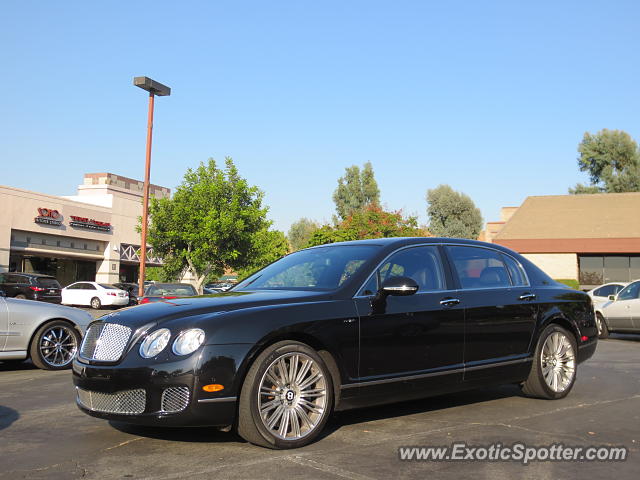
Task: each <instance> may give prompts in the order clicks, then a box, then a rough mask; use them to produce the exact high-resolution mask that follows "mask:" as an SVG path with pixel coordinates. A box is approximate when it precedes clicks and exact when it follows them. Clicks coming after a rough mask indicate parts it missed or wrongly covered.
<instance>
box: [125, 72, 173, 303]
mask: <svg viewBox="0 0 640 480" xmlns="http://www.w3.org/2000/svg"><path fill="white" fill-rule="evenodd" d="M133 84H134V85H135V86H136V87H140V88H142V89H143V90H146V91H147V92H149V117H148V120H147V158H146V162H145V166H144V188H143V191H142V239H141V240H140V275H139V278H138V296H139V297H141V296H143V295H144V276H145V270H146V263H147V223H148V217H149V177H150V175H151V138H152V135H153V100H154V98H155V96H156V95H158V96H159V97H166V96H169V95H171V89H170V88H169V87H167V86H166V85H163V84H161V83H158V82H156V81H155V80H151V79H150V78H149V77H134V79H133Z"/></svg>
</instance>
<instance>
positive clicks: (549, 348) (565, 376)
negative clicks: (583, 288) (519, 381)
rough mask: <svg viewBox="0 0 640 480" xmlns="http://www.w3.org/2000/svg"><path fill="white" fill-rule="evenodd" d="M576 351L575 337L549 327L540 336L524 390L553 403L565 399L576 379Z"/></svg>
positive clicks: (555, 325) (530, 394) (527, 393)
mask: <svg viewBox="0 0 640 480" xmlns="http://www.w3.org/2000/svg"><path fill="white" fill-rule="evenodd" d="M576 352H577V347H576V339H575V337H574V336H573V335H572V334H571V333H569V332H568V331H567V330H565V329H564V328H562V327H561V326H560V325H557V324H551V325H549V326H548V327H547V328H545V329H544V331H543V332H542V334H541V335H540V338H539V340H538V345H537V346H536V351H535V354H534V358H533V365H532V367H531V372H530V373H529V377H528V378H527V380H526V381H525V382H524V384H523V385H522V391H523V392H524V393H525V394H526V395H529V396H531V397H538V398H546V399H550V400H555V399H558V398H563V397H566V396H567V394H568V393H569V392H570V391H571V388H573V384H574V383H575V380H576V367H577V360H576Z"/></svg>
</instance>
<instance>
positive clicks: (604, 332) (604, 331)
mask: <svg viewBox="0 0 640 480" xmlns="http://www.w3.org/2000/svg"><path fill="white" fill-rule="evenodd" d="M596 327H598V337H599V338H608V337H609V328H608V327H607V322H606V320H605V319H604V317H603V316H602V314H601V313H596Z"/></svg>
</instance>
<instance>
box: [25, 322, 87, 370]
mask: <svg viewBox="0 0 640 480" xmlns="http://www.w3.org/2000/svg"><path fill="white" fill-rule="evenodd" d="M78 345H80V334H79V333H78V331H77V330H76V329H75V328H74V327H73V325H71V324H70V323H69V322H65V321H64V320H56V321H54V322H49V323H46V324H44V325H43V326H42V327H40V328H39V329H38V331H37V332H36V334H35V336H34V338H33V341H32V342H31V349H30V356H31V361H32V362H33V364H34V365H35V366H36V367H38V368H41V369H43V370H63V369H65V368H69V367H70V366H71V362H72V361H73V357H74V356H75V354H76V352H77V350H78Z"/></svg>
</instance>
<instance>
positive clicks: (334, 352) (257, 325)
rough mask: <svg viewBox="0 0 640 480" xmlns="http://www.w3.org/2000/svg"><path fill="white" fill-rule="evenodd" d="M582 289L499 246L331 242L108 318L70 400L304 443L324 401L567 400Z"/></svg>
mask: <svg viewBox="0 0 640 480" xmlns="http://www.w3.org/2000/svg"><path fill="white" fill-rule="evenodd" d="M596 342H597V329H596V326H595V321H594V312H593V307H592V305H591V301H590V299H589V297H588V296H587V295H586V294H584V293H582V292H578V291H575V290H571V289H569V288H567V287H565V286H563V285H560V284H558V283H556V282H555V281H554V280H552V279H551V278H549V277H548V276H547V275H546V274H545V273H543V272H542V271H541V270H540V269H538V268H537V267H536V266H535V265H533V264H532V263H531V262H529V261H528V260H526V259H525V258H523V257H521V256H520V255H518V254H517V253H514V252H512V251H511V250H508V249H506V248H503V247H501V246H499V245H494V244H487V243H482V242H477V241H471V240H457V239H442V238H400V239H398V238H393V239H392V238H387V239H379V240H363V241H357V242H345V243H335V244H331V245H325V246H320V247H314V248H309V249H306V250H302V251H299V252H296V253H293V254H291V255H288V256H286V257H284V258H282V259H280V260H278V261H277V262H275V263H272V264H271V265H269V266H267V267H266V268H264V269H263V270H261V271H259V272H257V273H255V274H254V275H252V276H251V277H249V278H247V279H246V280H244V281H243V282H241V283H240V284H238V285H237V286H236V287H235V288H234V289H233V290H232V291H230V292H225V293H219V294H215V295H210V296H205V297H197V298H182V299H173V300H166V301H163V302H159V303H152V304H147V305H140V306H137V307H131V308H129V309H125V310H121V311H118V312H114V313H110V314H109V315H106V316H104V317H102V318H100V319H99V320H98V321H96V322H94V323H93V324H91V326H90V327H89V329H88V331H87V334H86V335H85V338H84V341H83V343H82V346H81V348H80V351H79V354H78V356H77V358H76V359H75V361H74V363H73V379H74V383H75V386H76V393H77V404H78V406H79V407H80V409H81V410H82V411H84V412H85V413H87V414H89V415H92V416H95V417H99V418H104V419H109V420H115V421H121V422H128V423H137V424H146V425H158V426H188V425H189V426H194V425H209V426H219V427H235V428H236V429H237V431H238V433H239V434H240V435H241V436H242V437H244V438H245V439H246V440H248V441H249V442H252V443H255V444H258V445H262V446H265V447H270V448H294V447H300V446H303V445H305V444H308V443H309V442H311V441H313V439H314V438H316V437H317V436H318V434H319V433H320V432H321V431H322V429H323V427H324V426H325V423H326V422H327V419H328V417H329V415H330V414H331V412H332V411H335V410H344V409H349V408H354V407H360V406H368V405H376V404H383V403H388V402H395V401H400V400H407V399H414V398H420V397H425V396H430V395H438V394H442V393H446V392H451V391H455V390H464V389H470V388H476V387H479V386H484V385H492V384H503V383H519V384H521V385H522V389H523V391H524V393H525V394H527V395H529V396H532V397H538V398H544V399H557V398H562V397H564V396H565V395H567V394H568V393H569V391H570V390H571V388H572V386H573V384H574V382H575V379H576V369H577V365H578V364H579V363H580V362H582V361H584V360H586V359H588V358H589V357H591V355H593V353H594V351H595V349H596Z"/></svg>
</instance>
